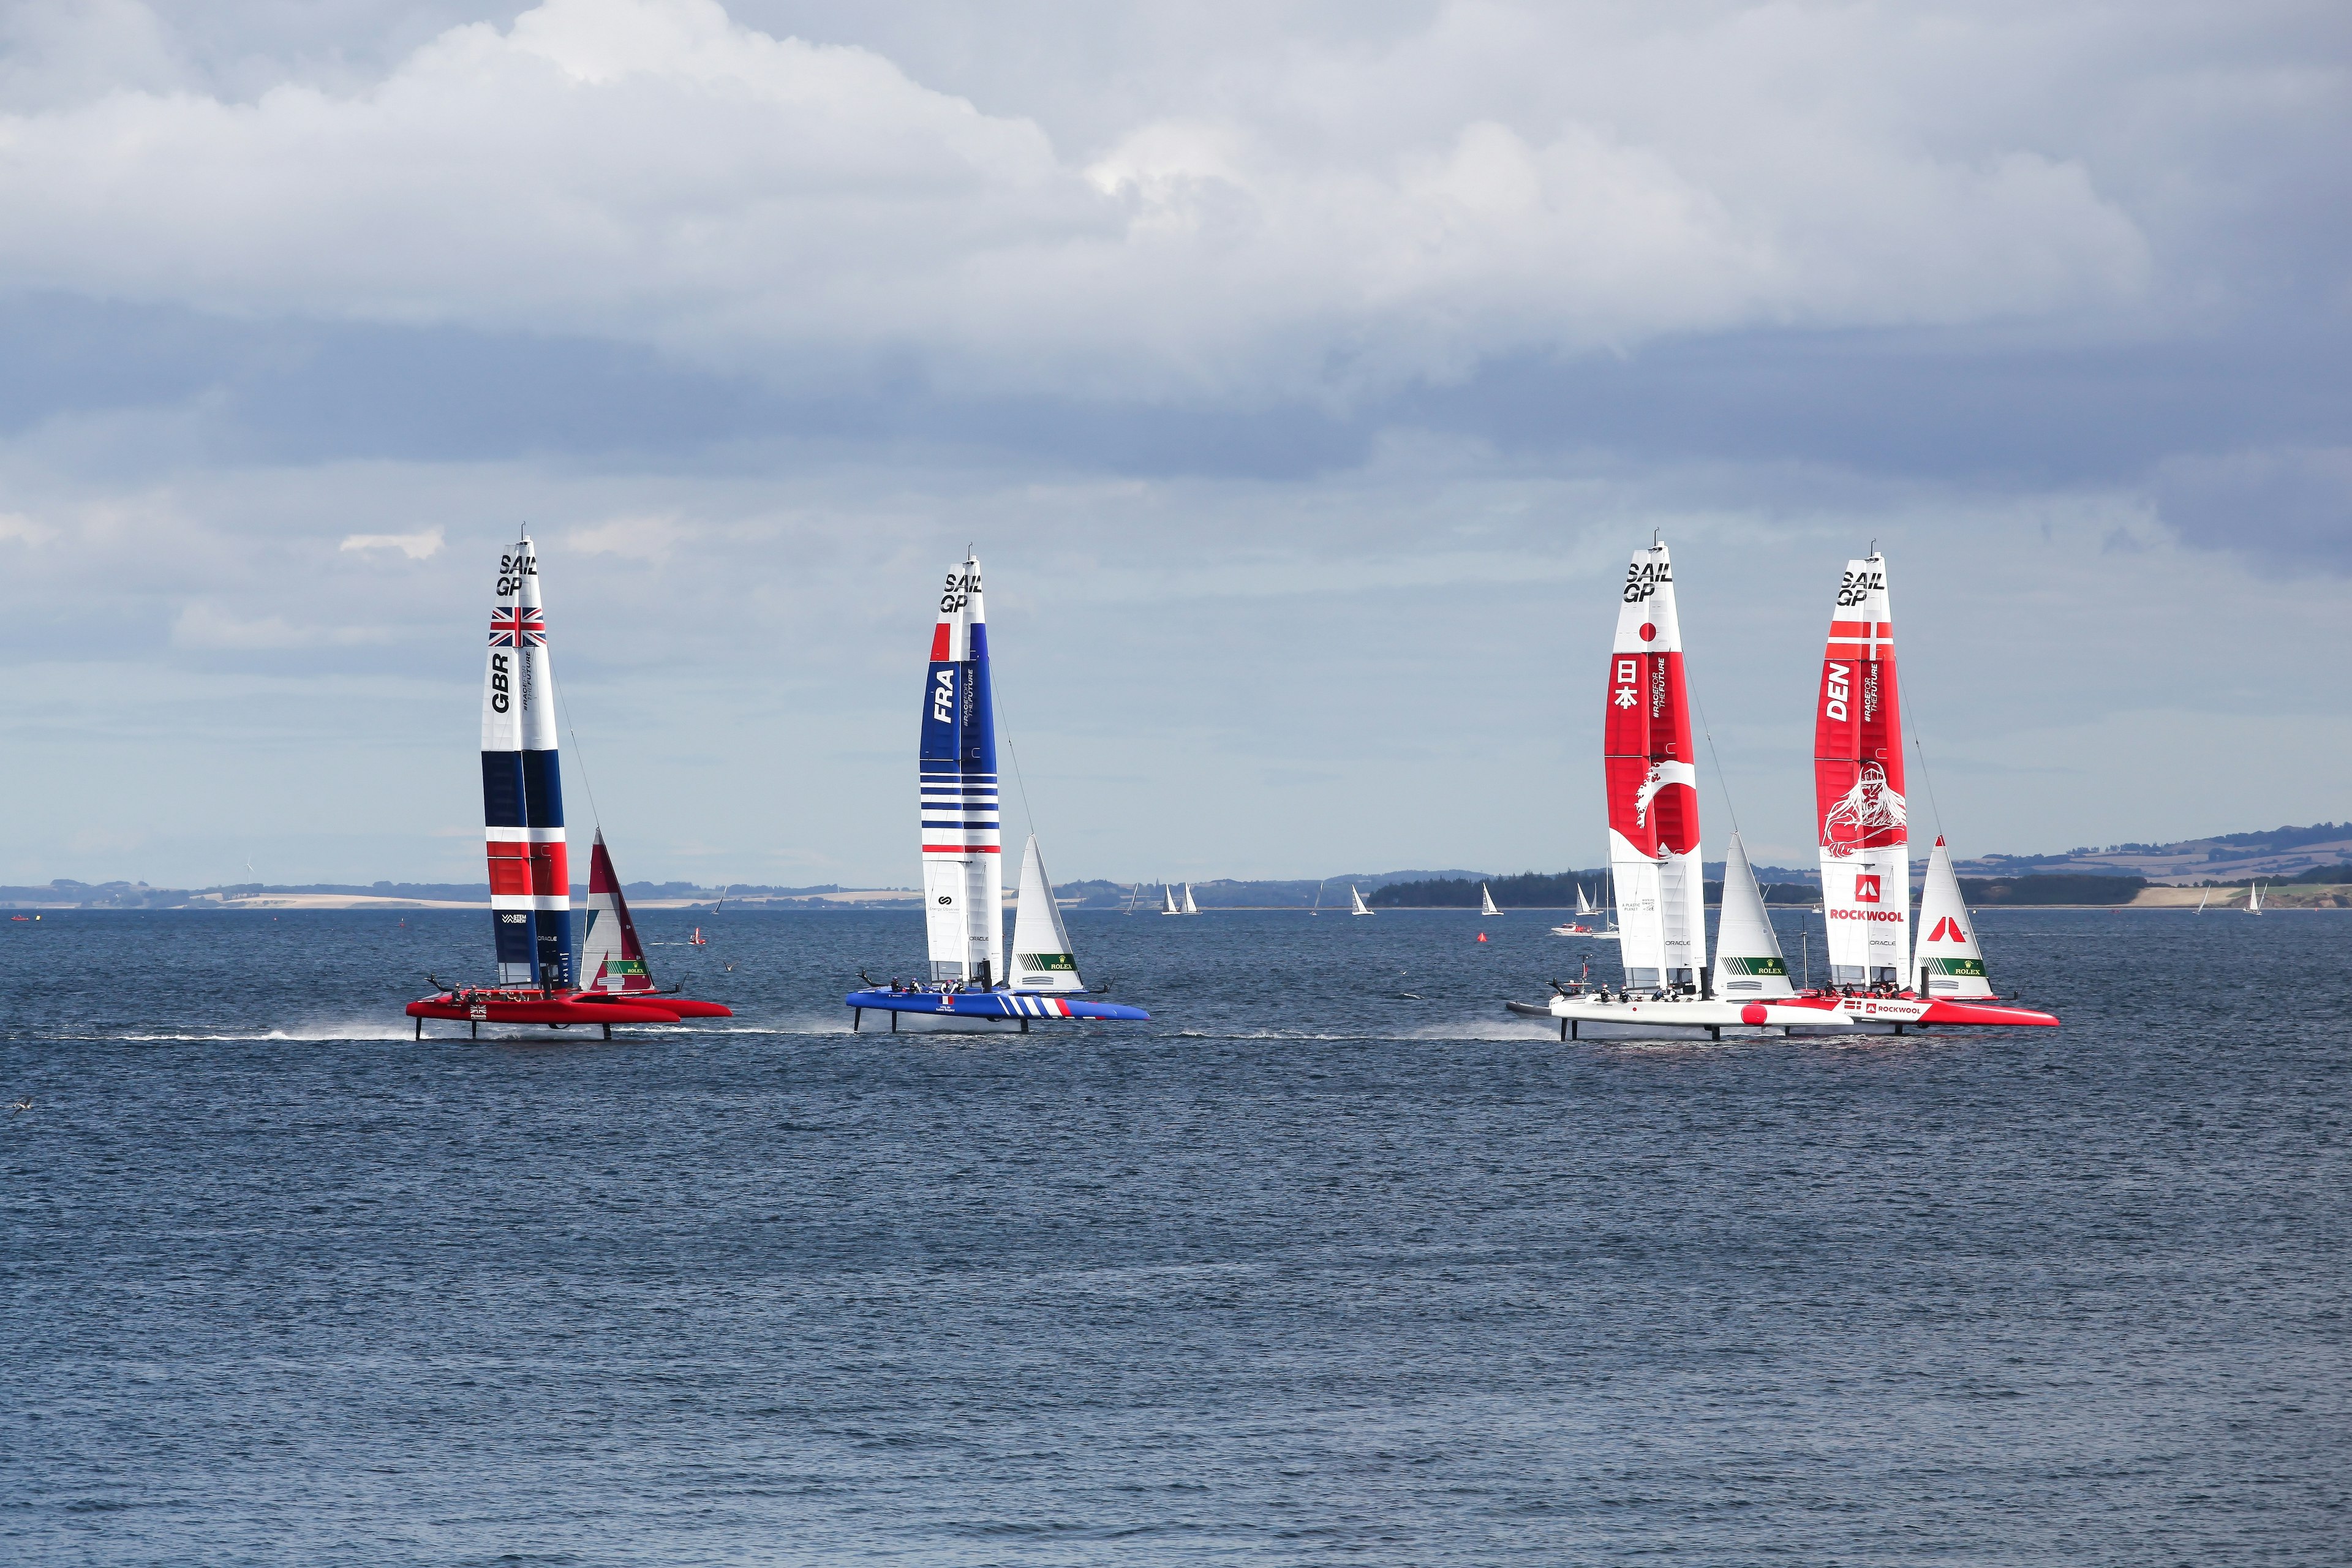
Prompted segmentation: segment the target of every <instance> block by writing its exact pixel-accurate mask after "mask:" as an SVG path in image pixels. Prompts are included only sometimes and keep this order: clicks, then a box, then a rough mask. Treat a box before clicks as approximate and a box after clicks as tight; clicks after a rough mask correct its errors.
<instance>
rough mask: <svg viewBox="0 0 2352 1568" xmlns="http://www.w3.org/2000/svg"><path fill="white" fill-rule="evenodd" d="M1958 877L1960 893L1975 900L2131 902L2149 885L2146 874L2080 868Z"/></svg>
mask: <svg viewBox="0 0 2352 1568" xmlns="http://www.w3.org/2000/svg"><path fill="white" fill-rule="evenodd" d="M1958 880H1959V884H1960V897H1962V898H1963V899H1966V900H1968V901H1969V903H1971V904H2127V903H2130V902H2131V901H2132V900H2133V899H2134V898H2135V897H2136V896H2137V894H2138V892H2139V890H2140V889H2142V888H2145V887H2147V878H2146V877H2095V876H2091V875H2089V874H2088V873H2085V872H2078V871H2036V872H2034V873H2032V875H2030V876H2024V877H1990V878H1978V877H1962V878H1960V879H1958Z"/></svg>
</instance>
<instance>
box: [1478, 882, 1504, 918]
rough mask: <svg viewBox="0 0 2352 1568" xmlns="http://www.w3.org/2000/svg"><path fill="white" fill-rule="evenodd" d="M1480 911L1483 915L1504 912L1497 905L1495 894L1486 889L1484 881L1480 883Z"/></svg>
mask: <svg viewBox="0 0 2352 1568" xmlns="http://www.w3.org/2000/svg"><path fill="white" fill-rule="evenodd" d="M1478 912H1479V913H1480V914H1482V915H1499V914H1501V913H1502V912H1503V911H1502V910H1498V909H1496V907H1495V895H1494V894H1492V893H1490V892H1488V891H1487V890H1486V883H1484V882H1481V883H1479V884H1478Z"/></svg>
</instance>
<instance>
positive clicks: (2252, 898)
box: [2246, 882, 2263, 915]
mask: <svg viewBox="0 0 2352 1568" xmlns="http://www.w3.org/2000/svg"><path fill="white" fill-rule="evenodd" d="M2246 912H2247V913H2248V914H2250V915H2258V914H2261V913H2262V912H2263V885H2262V884H2261V883H2260V882H2256V883H2255V884H2254V885H2253V886H2252V887H2250V888H2248V889H2246Z"/></svg>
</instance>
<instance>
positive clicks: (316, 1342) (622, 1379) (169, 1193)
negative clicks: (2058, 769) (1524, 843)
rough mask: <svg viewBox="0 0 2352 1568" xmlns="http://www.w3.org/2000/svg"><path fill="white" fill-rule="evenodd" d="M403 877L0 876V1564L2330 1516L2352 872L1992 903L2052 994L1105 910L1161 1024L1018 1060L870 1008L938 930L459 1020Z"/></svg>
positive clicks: (1990, 917) (1896, 1536)
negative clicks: (124, 887)
mask: <svg viewBox="0 0 2352 1568" xmlns="http://www.w3.org/2000/svg"><path fill="white" fill-rule="evenodd" d="M400 918H401V917H397V916H394V915H388V914H376V913H365V914H357V913H355V914H301V915H293V914H288V915H283V916H279V917H278V918H275V919H273V918H271V917H270V916H268V915H267V914H261V913H250V912H248V913H232V914H184V913H171V914H66V915H62V916H59V915H52V916H50V917H48V918H47V919H46V920H44V921H39V922H37V923H20V922H6V923H5V924H0V938H5V944H0V977H5V1017H0V1096H5V1100H8V1101H15V1100H26V1099H29V1100H31V1101H32V1108H31V1109H30V1110H21V1111H7V1112H5V1117H0V1172H4V1173H5V1178H4V1179H0V1363H4V1364H5V1369H6V1384H5V1389H6V1392H5V1399H0V1560H5V1561H7V1562H11V1563H256V1562H282V1563H497V1562H511V1563H803V1562H806V1563H820V1562H822V1563H835V1562H844V1561H877V1560H880V1561H903V1562H908V1563H950V1564H952V1563H1108V1562H1114V1561H1116V1562H1119V1563H1149V1562H1160V1561H1175V1560H1182V1561H1204V1562H1221V1563H1322V1562H1360V1563H1497V1562H1505V1561H1512V1562H1527V1563H1577V1562H1590V1563H1602V1562H1621V1561H1633V1560H1641V1561H1664V1562H1686V1563H1768V1562H1769V1563H1808V1564H1811V1563H1857V1564H1861V1563H1989V1564H1990V1563H2001V1564H2008V1563H2196V1564H2230V1563H2265V1564H2269V1563H2323V1562H2342V1561H2344V1560H2345V1557H2346V1553H2347V1546H2346V1542H2347V1541H2352V1518H2347V1504H2346V1500H2345V1499H2346V1482H2347V1477H2352V1356H2347V1317H2346V1304H2345V1292H2346V1287H2347V1279H2352V1271H2347V1263H2352V1246H2347V1196H2346V1194H2347V1174H2352V1173H2348V1172H2347V1161H2346V1154H2345V1141H2346V1122H2347V1099H2352V1074H2347V1060H2352V1021H2347V984H2346V981H2345V976H2346V974H2347V959H2352V916H2344V915H2330V914H2295V913H2280V914H2276V915H2273V916H2266V917H2263V919H2261V920H2251V919H2248V918H2246V917H2245V916H2243V915H2241V914H2227V915H2221V916H2211V915H2209V916H2205V917H2203V918H2192V917H2189V916H2187V915H2181V914H2156V913H2141V914H2105V913H2091V912H2074V911H2011V912H1998V911H1997V912H1991V913H1987V914H1984V915H1983V916H1982V917H1981V921H1980V924H1981V927H1982V931H1983V935H1984V939H1985V945H1986V947H1987V949H1988V952H1989V956H1990V960H1991V963H1992V965H1993V968H1994V971H1995V976H1996V978H1997V979H1998V980H2000V982H2002V983H2003V984H2008V985H2012V986H2021V987H2022V989H2023V990H2024V991H2025V993H2026V994H2027V995H2028V997H2029V998H2030V999H2032V1000H2033V1001H2035V1002H2036V1003H2037V1004H2040V1005H2049V1006H2052V1007H2053V1008H2054V1009H2055V1010H2056V1011H2058V1012H2059V1013H2061V1014H2062V1015H2063V1016H2064V1017H2065V1019H2066V1027H2065V1028H2064V1029H2063V1030H2058V1031H2019V1032H2016V1033H1976V1034H1937V1035H1934V1036H1930V1037H1926V1038H1916V1037H1906V1038H1902V1039H1893V1038H1885V1037H1881V1038H1875V1039H1871V1040H1868V1041H1839V1042H1832V1043H1824V1042H1820V1041H1806V1040H1801V1039H1800V1040H1795V1041H1786V1040H1749V1041H1744V1042H1738V1043H1733V1042H1727V1043H1726V1044H1725V1045H1723V1046H1721V1047H1704V1046H1694V1045H1600V1044H1593V1043H1584V1044H1568V1045H1563V1044H1561V1043H1560V1042H1559V1041H1558V1040H1557V1039H1555V1038H1553V1037H1552V1036H1551V1034H1550V1033H1549V1030H1548V1029H1547V1028H1546V1027H1545V1026H1543V1025H1541V1024H1540V1023H1526V1022H1519V1021H1516V1020H1512V1019H1510V1018H1507V1016H1505V1015H1504V1014H1503V1013H1502V1012H1501V1010H1500V1008H1499V1006H1498V1005H1497V1004H1498V1003H1499V1001H1500V999H1501V998H1503V997H1505V996H1521V997H1535V996H1538V995H1539V994H1541V992H1542V982H1543V981H1544V979H1545V978H1547V977H1548V976H1551V975H1567V974H1570V973H1574V971H1575V966H1576V964H1577V963H1579V962H1580V956H1581V953H1580V950H1579V949H1578V948H1577V947H1576V946H1575V945H1574V944H1571V943H1570V942H1562V941H1559V940H1558V939H1554V938H1551V937H1549V936H1547V935H1545V934H1543V927H1544V926H1545V925H1547V924H1549V919H1547V918H1545V917H1541V916H1538V915H1537V914H1533V913H1518V914H1513V915H1507V916H1506V917H1504V918H1502V919H1500V920H1486V921H1480V920H1479V919H1478V918H1477V917H1475V916H1472V915H1468V914H1462V913H1436V912H1431V913H1392V914H1388V915H1384V916H1381V917H1380V918H1378V919H1375V920H1370V921H1362V920H1349V919H1346V918H1335V917H1325V918H1321V919H1317V920H1309V919H1307V918H1305V917H1303V916H1299V915H1296V914H1282V915H1277V914H1212V915H1206V916H1202V918H1200V919H1197V920H1164V919H1160V918H1157V917H1137V918H1123V917H1119V916H1116V915H1102V916H1097V915H1077V916H1074V917H1073V918H1072V919H1071V921H1070V924H1071V928H1072V932H1073V935H1074V937H1075V938H1076V942H1077V944H1078V946H1079V948H1080V950H1081V955H1082V957H1083V958H1085V959H1086V960H1087V962H1088V964H1089V967H1090V968H1091V969H1092V970H1094V971H1095V972H1096V973H1108V974H1110V975H1111V976H1113V977H1115V979H1116V982H1117V985H1118V997H1119V999H1121V1000H1126V1001H1134V1002H1137V1003H1139V1004H1141V1005H1145V1006H1147V1007H1150V1009H1152V1011H1153V1012H1154V1014H1155V1015H1156V1016H1155V1020H1154V1022H1152V1023H1150V1024H1149V1025H1139V1026H1112V1025H1107V1026H1062V1027H1059V1028H1056V1029H1055V1030H1052V1031H1050V1032H1049V1031H1048V1030H1046V1029H1045V1028H1044V1027H1042V1026H1041V1027H1040V1028H1039V1029H1038V1031H1037V1032H1035V1033H1033V1034H1031V1035H1029V1036H1027V1037H1022V1036H1019V1035H1016V1034H1013V1033H1012V1032H1011V1031H1010V1028H1009V1026H992V1028H993V1030H994V1031H995V1032H986V1033H980V1032H975V1033H966V1034H948V1033H939V1032H928V1031H926V1032H915V1031H912V1030H910V1031H908V1032H905V1033H901V1034H898V1035H896V1036H893V1035H890V1034H887V1033H883V1032H878V1031H877V1030H876V1029H875V1028H874V1027H873V1020H872V1019H871V1018H869V1020H868V1023H869V1027H868V1031H867V1032H866V1033H865V1034H862V1035H855V1036H854V1035H852V1034H850V1033H849V1032H848V1029H847V1019H846V1016H845V1014H844V1013H843V1011H842V1009H841V1008H840V1007H839V1006H838V1005H837V1004H838V998H839V997H840V995H841V994H842V993H843V992H844V991H845V990H846V989H847V988H848V985H849V983H851V982H852V981H854V979H855V977H856V971H857V969H858V968H859V966H861V965H864V966H866V968H867V969H868V970H869V971H870V972H871V973H874V974H875V975H876V976H877V978H878V977H881V976H883V975H885V974H887V973H889V972H891V971H892V970H894V969H895V970H898V971H899V972H905V971H907V970H909V969H911V967H912V965H913V962H914V959H915V956H916V954H917V952H918V950H919V941H920V938H919V925H918V921H919V917H918V916H916V915H913V914H908V915H903V916H901V915H860V914H839V915H801V914H794V915H749V916H738V915H735V914H733V913H732V912H730V913H729V914H728V915H726V916H724V917H722V918H721V919H720V920H719V921H717V922H715V924H716V929H717V933H718V941H717V942H715V943H714V944H713V945H712V946H710V947H709V948H699V949H698V948H688V947H686V946H684V945H680V942H681V941H682V938H683V936H684V934H685V931H686V930H687V928H688V924H689V923H690V921H692V920H693V919H697V918H699V919H701V920H702V921H704V922H705V924H706V925H711V924H713V923H714V922H712V921H710V918H709V916H708V915H707V914H705V915H702V916H699V917H693V916H687V915H684V914H671V913H667V912H654V913H651V914H649V915H647V916H646V919H645V921H644V923H645V924H646V925H647V926H648V927H649V928H650V930H649V932H648V934H649V935H651V936H653V937H654V938H656V939H657V940H660V941H662V942H664V943H665V945H662V946H659V947H656V949H655V950H654V952H653V957H654V960H655V963H656V973H657V974H660V975H663V976H664V977H666V978H690V980H691V983H692V984H691V989H692V990H693V991H694V993H695V994H704V995H709V996H713V997H716V998H718V999H719V1000H723V1001H728V1002H730V1003H732V1004H734V1005H736V1006H737V1009H738V1012H739V1014H740V1016H739V1017H738V1018H737V1019H736V1020H734V1021H733V1022H732V1023H731V1024H728V1025H726V1026H722V1027H719V1028H712V1029H687V1028H678V1029H671V1030H657V1029H656V1030H646V1031H643V1032H641V1033H638V1034H636V1035H635V1037H629V1038H625V1039H619V1040H615V1041H614V1042H612V1043H610V1044H605V1043H604V1042H602V1041H594V1040H587V1039H579V1038H574V1037H572V1034H569V1033H566V1034H557V1033H552V1032H548V1031H539V1030H514V1031H510V1032H511V1033H512V1034H513V1035H515V1036H516V1037H515V1038H512V1039H491V1038H488V1037H485V1038H483V1039H481V1040H479V1041H473V1040H468V1039H467V1038H466V1037H465V1033H464V1029H463V1026H451V1025H441V1026H436V1028H437V1031H438V1032H437V1033H436V1034H435V1035H433V1036H429V1037H427V1038H426V1039H425V1041H424V1042H423V1043H421V1044H420V1043H417V1042H415V1041H414V1040H412V1039H411V1038H410V1037H409V1025H408V1023H407V1021H406V1020H405V1019H404V1018H402V1017H401V1016H400V1015H399V1007H400V1004H401V1003H402V1002H403V1001H404V1000H405V999H406V998H407V997H408V996H410V995H414V994H420V993H421V992H422V991H423V989H424V985H423V982H422V979H421V973H422V972H423V971H424V970H425V969H428V968H432V969H436V970H437V971H438V972H439V973H442V974H444V975H457V974H465V975H475V976H478V975H479V974H481V973H483V970H484V967H485V965H486V963H487V949H488V931H487V926H488V921H487V918H486V917H484V916H481V915H478V914H465V915H459V914H440V913H433V914H410V915H408V916H406V917H405V919H406V921H407V922H408V923H407V924H406V925H405V926H402V925H400V924H398V923H396V922H397V921H398V920H399V919H400ZM1553 918H1556V917H1553ZM1789 929H1790V948H1791V955H1792V957H1793V956H1794V955H1795V952H1796V943H1795V940H1794V931H1795V929H1796V928H1795V926H1794V924H1793V922H1791V924H1790V928H1789ZM1482 930H1483V931H1486V933H1487V934H1488V936H1489V938H1490V939H1491V940H1490V941H1488V942H1485V943H1483V944H1482V943H1479V942H1475V934H1476V932H1477V931H1482ZM1814 956H1815V958H1816V959H1818V956H1819V955H1818V952H1816V953H1815V954H1814ZM728 963H733V964H734V965H735V968H734V969H733V970H732V971H731V972H730V971H728V970H727V969H726V968H725V967H724V966H725V965H726V964H728ZM1608 963H1610V964H1611V965H1613V957H1612V959H1610V960H1609V961H1608ZM1594 968H1595V973H1601V972H1602V969H1603V964H1602V963H1599V962H1596V963H1595V965H1594ZM1609 973H1613V967H1612V968H1610V969H1609Z"/></svg>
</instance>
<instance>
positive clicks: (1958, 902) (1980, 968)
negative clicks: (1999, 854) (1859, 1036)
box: [1916, 837, 1997, 997]
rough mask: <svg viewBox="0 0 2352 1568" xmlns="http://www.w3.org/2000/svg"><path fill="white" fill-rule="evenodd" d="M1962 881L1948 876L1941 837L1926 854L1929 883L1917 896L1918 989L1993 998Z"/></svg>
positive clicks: (1926, 992)
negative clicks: (1962, 893) (1963, 891)
mask: <svg viewBox="0 0 2352 1568" xmlns="http://www.w3.org/2000/svg"><path fill="white" fill-rule="evenodd" d="M1972 927H1973V922H1972V921H1970V919H1969V906H1968V904H1967V903H1966V902H1965V901H1964V900H1962V899H1961V897H1960V880H1959V879H1958V877H1956V876H1954V875H1953V874H1952V856H1951V852H1950V851H1949V850H1948V849H1946V848H1945V847H1944V841H1943V839H1942V838H1941V837H1938V838H1937V840H1936V847H1935V848H1933V849H1932V850H1930V851H1928V854H1927V886H1926V887H1925V888H1923V889H1920V892H1919V973H1918V975H1917V976H1916V978H1917V979H1918V981H1919V983H1920V990H1921V994H1923V995H1927V996H1953V997H1965V996H1991V995H1995V994H1997V993H1995V992H1994V990H1993V988H1992V981H1991V978H1990V976H1989V975H1987V974H1986V973H1985V962H1984V953H1983V952H1982V951H1981V950H1980V949H1979V947H1978V946H1977V938H1976V932H1975V931H1974V930H1973V929H1972Z"/></svg>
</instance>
